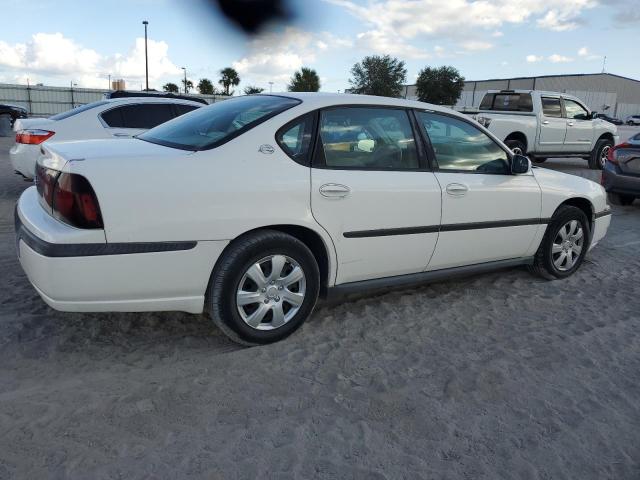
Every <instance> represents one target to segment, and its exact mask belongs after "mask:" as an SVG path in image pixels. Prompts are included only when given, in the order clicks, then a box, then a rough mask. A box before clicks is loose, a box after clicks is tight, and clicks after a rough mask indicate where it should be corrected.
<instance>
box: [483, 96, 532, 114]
mask: <svg viewBox="0 0 640 480" xmlns="http://www.w3.org/2000/svg"><path fill="white" fill-rule="evenodd" d="M480 110H501V111H512V112H533V101H532V100H531V94H530V93H487V94H486V95H485V96H484V98H483V99H482V102H481V103H480Z"/></svg>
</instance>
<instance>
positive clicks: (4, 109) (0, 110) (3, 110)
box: [0, 103, 28, 127]
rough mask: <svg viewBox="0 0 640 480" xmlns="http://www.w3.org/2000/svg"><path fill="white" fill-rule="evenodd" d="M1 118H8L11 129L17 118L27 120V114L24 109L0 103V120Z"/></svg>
mask: <svg viewBox="0 0 640 480" xmlns="http://www.w3.org/2000/svg"><path fill="white" fill-rule="evenodd" d="M3 116H4V118H6V117H9V123H10V125H11V127H13V124H14V122H15V121H16V120H17V119H18V118H27V116H28V112H27V109H26V108H24V107H19V106H17V105H9V104H6V103H0V118H3Z"/></svg>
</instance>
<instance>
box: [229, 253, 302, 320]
mask: <svg viewBox="0 0 640 480" xmlns="http://www.w3.org/2000/svg"><path fill="white" fill-rule="evenodd" d="M305 292H306V280H305V276H304V272H303V270H302V268H301V267H300V265H299V264H298V262H296V261H295V260H294V259H293V258H291V257H287V256H286V255H269V256H268V257H265V258H263V259H262V260H259V261H257V262H256V263H254V264H253V265H251V266H250V267H249V268H248V269H247V271H246V272H245V273H244V275H243V276H242V279H241V280H240V283H239V284H238V288H237V290H236V306H237V308H238V313H239V314H240V317H241V318H242V320H243V321H244V322H245V323H246V324H247V325H249V326H250V327H251V328H255V329H256V330H273V329H275V328H279V327H281V326H283V325H284V324H286V323H287V322H288V321H290V320H291V319H292V318H293V317H294V316H295V314H296V313H298V310H300V307H301V306H302V303H303V302H304V295H305Z"/></svg>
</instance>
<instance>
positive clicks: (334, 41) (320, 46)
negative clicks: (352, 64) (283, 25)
mask: <svg viewBox="0 0 640 480" xmlns="http://www.w3.org/2000/svg"><path fill="white" fill-rule="evenodd" d="M352 45H353V44H352V42H351V41H349V40H345V39H343V38H339V37H336V36H335V35H332V34H330V33H327V32H323V33H320V34H312V33H309V32H305V31H302V30H299V29H296V28H287V29H285V30H284V31H283V32H269V33H266V34H263V35H261V36H259V37H258V38H256V39H254V40H253V41H252V42H251V44H250V45H249V52H248V54H247V55H246V56H244V57H242V58H241V59H239V60H237V61H235V62H233V64H232V67H233V68H235V69H236V70H237V71H238V74H239V75H240V78H241V79H242V82H243V84H252V85H253V84H257V85H264V84H266V83H268V82H274V83H275V85H274V90H283V89H284V87H285V86H286V84H287V83H288V82H289V79H290V78H291V76H292V75H293V72H294V71H296V70H298V69H300V68H301V67H304V66H309V65H310V64H312V63H314V62H315V61H316V58H317V55H318V54H320V53H324V52H326V51H328V50H330V49H332V48H344V47H350V46H352Z"/></svg>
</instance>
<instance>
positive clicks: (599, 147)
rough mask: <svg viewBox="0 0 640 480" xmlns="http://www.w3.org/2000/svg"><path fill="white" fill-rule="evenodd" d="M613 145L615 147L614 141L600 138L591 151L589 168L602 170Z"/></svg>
mask: <svg viewBox="0 0 640 480" xmlns="http://www.w3.org/2000/svg"><path fill="white" fill-rule="evenodd" d="M611 147H613V142H612V141H611V140H607V139H606V138H602V139H600V140H598V142H597V143H596V146H595V147H594V149H593V151H592V152H591V156H590V157H589V168H590V169H592V170H602V169H603V168H604V164H605V162H606V161H607V155H609V150H611Z"/></svg>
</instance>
